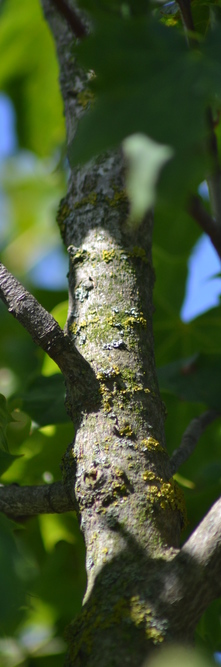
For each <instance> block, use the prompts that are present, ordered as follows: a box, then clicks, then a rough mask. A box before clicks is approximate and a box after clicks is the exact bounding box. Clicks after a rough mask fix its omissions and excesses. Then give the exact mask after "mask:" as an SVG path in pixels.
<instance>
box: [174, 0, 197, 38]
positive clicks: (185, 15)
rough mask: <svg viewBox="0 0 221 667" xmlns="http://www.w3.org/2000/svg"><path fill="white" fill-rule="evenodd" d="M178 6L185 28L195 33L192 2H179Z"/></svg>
mask: <svg viewBox="0 0 221 667" xmlns="http://www.w3.org/2000/svg"><path fill="white" fill-rule="evenodd" d="M177 4H178V5H179V9H180V13H181V17H182V21H183V24H184V27H185V28H186V30H190V31H191V32H194V31H195V27H194V23H193V17H192V12H191V5H190V0H177Z"/></svg>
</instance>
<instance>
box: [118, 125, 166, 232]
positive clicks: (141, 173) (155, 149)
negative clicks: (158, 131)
mask: <svg viewBox="0 0 221 667" xmlns="http://www.w3.org/2000/svg"><path fill="white" fill-rule="evenodd" d="M123 151H124V155H125V157H126V160H127V164H128V167H127V173H126V188H127V193H128V197H129V200H130V214H129V222H131V223H132V224H136V223H139V222H141V221H142V219H143V217H144V215H145V213H146V211H148V210H149V209H150V208H151V207H152V206H153V205H154V204H155V199H156V184H157V181H158V176H159V173H160V171H161V169H162V167H163V166H164V164H165V162H167V161H168V160H169V159H170V158H171V157H172V155H173V151H172V150H171V148H169V147H168V146H160V145H159V144H156V143H155V142H153V141H151V139H148V138H147V137H145V136H144V135H142V134H134V135H132V136H131V137H129V138H128V139H125V140H124V142H123Z"/></svg>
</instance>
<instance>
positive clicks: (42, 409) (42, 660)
mask: <svg viewBox="0 0 221 667" xmlns="http://www.w3.org/2000/svg"><path fill="white" fill-rule="evenodd" d="M194 12H195V14H196V16H198V22H199V26H201V29H202V32H203V30H204V31H205V25H206V20H207V15H208V5H205V3H202V2H199V1H198V0H195V1H194ZM197 12H198V13H197ZM0 19H1V28H0V62H1V67H0V89H1V90H2V91H3V92H4V93H6V94H7V95H8V96H9V97H10V99H11V100H12V102H13V105H14V109H15V116H16V133H17V141H18V144H17V147H16V150H15V151H14V152H13V154H12V155H11V156H10V157H8V158H6V159H4V160H2V161H1V164H0V189H1V190H0V207H1V211H2V214H1V217H2V222H1V227H0V248H1V260H2V261H3V263H5V264H6V266H7V268H8V269H10V270H11V271H12V272H13V273H15V275H16V276H17V277H18V278H19V279H20V280H21V281H22V282H23V283H24V284H25V286H26V287H27V288H28V289H29V290H30V291H31V292H33V293H34V294H35V296H36V297H37V299H38V300H39V301H40V302H41V303H42V305H43V306H45V308H47V309H48V310H50V311H51V312H52V313H53V315H54V316H55V317H56V319H57V320H58V321H59V323H60V324H61V326H64V323H65V318H66V313H67V290H66V289H59V288H58V284H59V281H57V280H56V276H55V279H54V285H52V288H51V289H47V288H46V287H41V286H39V284H40V285H41V284H44V281H43V280H42V281H41V280H40V278H39V276H40V271H41V267H42V271H44V270H45V269H44V267H45V266H46V263H47V261H48V268H47V269H46V273H47V274H48V272H49V271H50V267H51V266H52V263H51V259H52V255H51V253H54V255H53V256H54V258H55V259H56V258H57V262H58V267H59V262H63V263H62V266H64V267H65V261H64V257H63V259H62V255H61V253H62V252H64V251H63V250H62V249H61V248H62V244H61V240H60V236H59V232H58V229H57V227H56V224H55V217H56V210H57V207H58V204H59V201H60V199H61V197H62V196H63V195H64V193H65V189H66V182H67V171H68V167H67V164H66V162H65V160H64V155H65V128H64V118H63V110H62V101H61V98H60V93H59V87H58V68H57V63H56V57H55V50H54V45H53V42H52V39H51V36H50V33H49V30H48V28H47V26H46V24H45V22H44V20H43V17H42V13H41V9H40V6H39V2H38V0H32V2H31V3H30V1H29V0H20V3H19V8H18V3H17V0H4V1H2V2H1V4H0ZM201 24H202V25H201ZM101 41H102V40H101ZM117 49H118V45H117V43H116V50H117ZM95 56H96V54H95ZM84 57H85V56H84ZM95 60H96V57H95ZM151 66H152V67H153V64H152V65H151ZM173 123H176V120H175V119H174V118H173ZM218 140H219V143H220V136H219V130H218ZM91 150H92V149H91ZM181 175H182V174H181ZM179 177H180V176H179ZM194 178H195V179H196V181H197V177H196V175H195V176H194V175H193V180H194ZM135 189H136V188H135ZM135 195H136V196H137V197H138V199H139V192H138V194H137V193H136V192H135ZM175 199H176V198H175ZM200 233H201V232H200V229H199V228H198V227H197V226H196V225H195V223H193V221H192V219H191V218H190V217H189V216H188V215H187V213H184V212H183V210H182V208H181V207H179V206H175V205H174V203H173V201H172V200H171V206H170V205H169V203H168V200H167V201H166V202H165V201H164V200H163V197H162V196H161V198H159V199H158V204H157V206H156V212H155V230H154V243H153V259H154V266H155V270H156V284H155V290H154V304H155V314H154V332H155V353H156V362H157V366H158V367H159V381H160V385H161V389H162V395H163V400H164V401H165V404H166V408H167V412H168V416H167V419H166V437H167V444H168V450H169V452H172V451H173V449H174V448H176V447H177V446H178V444H179V442H180V440H181V437H182V434H183V432H184V430H185V428H186V427H187V425H188V423H189V421H190V420H191V419H192V418H193V417H195V416H197V415H198V414H200V413H201V412H202V410H203V409H205V407H207V406H212V407H216V408H218V409H219V408H220V400H221V399H220V392H219V386H220V382H219V378H220V369H221V356H220V339H221V307H220V305H218V306H217V307H216V308H213V309H211V310H209V311H207V312H206V313H204V314H203V315H201V316H199V317H197V318H195V319H193V320H192V321H191V322H189V323H184V322H183V321H182V320H181V318H180V311H181V308H182V304H183V300H184V296H185V289H186V281H187V275H188V259H189V257H190V254H191V251H192V249H193V247H194V245H195V243H196V241H197V239H199V237H200ZM43 260H44V261H43ZM64 270H65V269H64ZM51 282H52V281H51ZM53 287H55V289H53ZM0 317H1V327H0V391H1V394H2V397H1V400H0V445H1V449H0V473H1V475H2V476H1V483H17V484H21V485H25V484H41V483H51V482H52V481H56V480H59V479H60V478H61V472H60V461H61V458H62V455H63V453H64V451H65V449H66V446H67V445H68V443H69V442H70V441H71V440H72V439H73V427H72V424H71V423H70V422H69V420H68V418H67V417H66V413H65V411H64V407H63V398H64V386H63V382H62V377H61V375H60V374H59V369H58V368H57V367H56V366H55V364H54V363H53V362H52V361H51V360H49V359H47V358H46V357H45V355H44V354H43V352H42V351H41V350H39V349H36V347H35V346H34V344H33V343H32V341H31V339H30V338H29V336H28V334H27V333H26V332H25V331H24V330H23V329H22V327H20V325H19V324H18V323H17V322H15V321H14V320H13V318H12V317H11V316H10V315H9V314H8V313H7V311H6V309H5V308H4V306H3V305H2V304H1V303H0ZM162 367H163V368H162ZM4 397H5V399H4ZM220 430H221V423H220V420H217V421H216V422H214V424H212V425H211V426H210V427H209V428H208V429H207V431H206V433H205V434H204V435H203V436H202V438H201V441H200V444H199V445H198V447H197V448H196V450H195V452H194V454H193V455H192V457H191V459H190V460H189V461H188V462H187V463H185V464H184V465H183V466H182V468H181V469H180V471H179V475H177V480H178V481H179V483H180V484H181V486H182V488H183V490H184V493H185V496H186V502H187V510H188V520H189V523H188V527H187V529H186V531H185V533H184V534H183V539H184V540H185V539H186V537H187V535H188V534H189V533H190V532H191V531H192V530H193V528H194V526H196V524H197V523H198V522H199V520H200V519H201V518H202V517H203V515H204V514H205V512H206V511H207V510H208V509H209V507H210V506H211V504H212V503H213V502H214V500H215V499H216V498H218V497H219V495H220V488H221V459H220ZM0 539H1V551H0V599H1V600H4V605H1V608H0V660H1V665H2V666H3V667H14V666H15V665H25V666H27V667H32V666H33V667H37V666H38V665H39V667H50V665H53V666H54V667H59V666H60V665H62V664H63V659H64V652H65V642H64V639H63V633H64V629H65V627H66V625H67V624H68V623H69V622H70V619H71V618H73V616H74V615H75V614H76V613H78V611H79V609H80V605H81V601H82V596H83V593H84V589H85V571H84V545H83V542H82V537H81V534H80V531H79V528H78V524H77V520H76V517H75V516H74V514H72V513H69V514H66V515H62V516H53V515H52V516H49V515H46V516H41V517H38V518H35V519H32V520H28V521H26V520H25V519H24V521H23V522H22V523H19V524H18V523H16V524H15V523H13V522H12V521H9V520H8V519H6V518H5V517H4V516H2V517H1V519H0ZM220 617H221V604H220V601H216V602H215V603H213V605H212V607H211V608H210V609H209V610H208V611H207V612H206V614H205V615H204V617H203V618H202V619H201V622H200V624H199V628H198V632H197V639H198V642H199V644H200V645H202V646H205V647H206V648H207V649H208V650H209V651H210V652H211V653H213V652H214V651H221V622H220Z"/></svg>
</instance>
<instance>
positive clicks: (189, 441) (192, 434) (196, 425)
mask: <svg viewBox="0 0 221 667" xmlns="http://www.w3.org/2000/svg"><path fill="white" fill-rule="evenodd" d="M217 417H219V415H218V413H217V412H216V411H215V410H207V411H206V412H203V414H202V415H200V416H199V417H196V418H195V419H192V421H191V422H190V424H189V425H188V426H187V429H186V430H185V432H184V434H183V437H182V440H181V443H180V446H179V447H178V449H175V451H174V452H173V454H172V456H171V458H170V470H171V475H174V474H175V473H176V472H177V470H178V469H179V468H180V466H181V465H182V463H184V462H185V461H187V459H188V458H189V457H190V456H191V454H192V452H193V451H194V449H195V447H196V445H197V442H198V440H199V438H200V437H201V435H202V433H203V431H204V430H205V428H206V427H207V426H209V424H211V423H212V422H213V421H214V419H217Z"/></svg>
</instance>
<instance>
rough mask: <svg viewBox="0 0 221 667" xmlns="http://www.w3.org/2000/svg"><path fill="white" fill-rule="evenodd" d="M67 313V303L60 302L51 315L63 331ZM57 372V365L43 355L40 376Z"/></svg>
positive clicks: (46, 355)
mask: <svg viewBox="0 0 221 667" xmlns="http://www.w3.org/2000/svg"><path fill="white" fill-rule="evenodd" d="M67 313H68V301H61V302H60V303H59V304H58V305H57V306H55V308H53V310H51V314H52V315H53V317H54V318H55V320H56V321H57V322H58V324H59V325H60V327H61V329H64V326H65V323H66V320H67ZM56 372H58V366H57V364H56V363H55V362H54V361H53V359H51V358H50V357H49V356H48V354H45V355H44V360H43V365H42V375H46V376H49V375H53V374H54V373H56Z"/></svg>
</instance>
